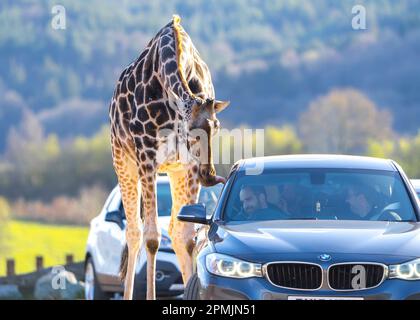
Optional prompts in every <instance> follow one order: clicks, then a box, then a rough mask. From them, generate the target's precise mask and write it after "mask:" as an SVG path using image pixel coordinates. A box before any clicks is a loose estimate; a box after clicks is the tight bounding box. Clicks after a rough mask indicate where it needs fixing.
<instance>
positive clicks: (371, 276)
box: [328, 263, 385, 290]
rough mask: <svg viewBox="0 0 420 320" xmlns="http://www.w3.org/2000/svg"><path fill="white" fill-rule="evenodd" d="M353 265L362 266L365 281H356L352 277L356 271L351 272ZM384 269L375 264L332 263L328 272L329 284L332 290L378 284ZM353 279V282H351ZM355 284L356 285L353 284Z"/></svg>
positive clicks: (371, 286)
mask: <svg viewBox="0 0 420 320" xmlns="http://www.w3.org/2000/svg"><path fill="white" fill-rule="evenodd" d="M355 266H362V267H363V268H364V270H365V276H366V277H365V281H363V280H360V278H359V280H358V281H356V280H357V279H355V278H354V277H355V276H356V275H357V274H358V272H355V273H353V272H352V269H353V267H355ZM384 272H385V269H384V267H383V266H382V265H377V264H357V263H354V264H340V265H333V266H332V267H331V268H330V269H329V272H328V281H329V285H330V287H331V288H332V289H334V290H360V289H368V288H373V287H376V286H378V285H379V284H380V283H381V282H382V280H383V277H384ZM353 279H355V280H354V282H355V284H353V283H352V282H353ZM355 285H356V286H355Z"/></svg>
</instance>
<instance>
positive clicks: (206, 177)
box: [199, 164, 226, 187]
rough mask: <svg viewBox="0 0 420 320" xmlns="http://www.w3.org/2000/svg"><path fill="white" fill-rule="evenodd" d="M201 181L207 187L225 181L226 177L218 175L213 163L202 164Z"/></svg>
mask: <svg viewBox="0 0 420 320" xmlns="http://www.w3.org/2000/svg"><path fill="white" fill-rule="evenodd" d="M199 179H200V183H201V184H202V185H203V186H205V187H211V186H214V185H215V184H218V183H225V181H226V180H225V178H223V177H220V176H217V175H216V170H215V169H214V166H213V165H209V164H202V165H201V166H200V170H199Z"/></svg>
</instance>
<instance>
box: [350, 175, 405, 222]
mask: <svg viewBox="0 0 420 320" xmlns="http://www.w3.org/2000/svg"><path fill="white" fill-rule="evenodd" d="M346 202H347V203H348V204H349V206H350V216H349V217H348V218H349V219H350V220H390V221H398V220H401V217H400V216H399V215H398V214H397V213H396V212H394V211H391V210H383V209H384V208H382V207H381V206H380V204H379V203H380V196H379V193H378V192H377V191H376V190H375V189H374V188H372V187H371V186H368V185H366V184H363V183H360V184H352V185H350V186H349V187H348V188H347V196H346Z"/></svg>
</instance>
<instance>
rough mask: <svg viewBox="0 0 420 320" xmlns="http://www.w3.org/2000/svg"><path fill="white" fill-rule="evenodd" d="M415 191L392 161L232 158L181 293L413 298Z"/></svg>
mask: <svg viewBox="0 0 420 320" xmlns="http://www.w3.org/2000/svg"><path fill="white" fill-rule="evenodd" d="M419 213H420V209H419V205H418V202H417V198H416V192H415V190H414V188H413V186H412V184H411V183H410V182H409V180H408V178H407V176H406V175H405V173H404V172H403V170H402V169H401V167H400V166H399V165H398V164H397V163H396V162H394V161H392V160H386V159H377V158H370V157H356V156H339V155H295V156H276V157H267V158H254V159H247V160H241V161H240V162H238V163H237V164H236V165H235V166H234V167H233V169H232V171H231V173H230V175H229V177H228V179H227V183H226V185H225V187H224V188H223V191H222V194H221V196H220V199H219V201H218V204H217V206H216V208H215V211H214V213H213V214H212V215H211V216H208V215H207V214H206V206H205V204H196V205H189V206H184V207H183V208H182V209H181V210H180V212H179V215H178V219H179V220H181V221H189V222H194V223H200V224H202V228H200V230H199V232H198V234H197V238H196V248H195V252H194V255H195V258H196V259H195V261H196V262H195V265H194V274H193V276H192V277H191V278H190V280H189V281H188V283H187V285H186V288H185V294H184V298H185V299H193V300H196V299H253V300H254V299H267V300H324V299H325V300H352V299H356V300H372V299H378V300H382V299H384V300H386V299H397V300H399V299H416V300H418V299H420V223H419V217H420V216H419Z"/></svg>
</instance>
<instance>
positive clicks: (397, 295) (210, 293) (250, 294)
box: [197, 269, 420, 300]
mask: <svg viewBox="0 0 420 320" xmlns="http://www.w3.org/2000/svg"><path fill="white" fill-rule="evenodd" d="M197 273H198V277H199V283H200V299H202V300H225V299H231V300H232V299H238V300H288V299H293V298H300V297H314V298H321V297H323V298H328V297H331V298H363V299H365V300H420V281H405V280H398V279H392V280H385V281H384V282H383V283H382V284H381V285H380V286H378V287H376V288H372V289H365V290H358V291H351V292H350V291H334V290H331V289H322V288H321V289H319V290H310V291H309V290H290V289H284V288H280V287H276V286H274V285H273V284H271V283H270V282H269V281H268V280H267V279H266V278H265V277H262V278H249V279H232V278H225V277H219V276H214V275H212V274H210V273H209V272H208V271H207V270H203V269H201V270H197Z"/></svg>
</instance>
